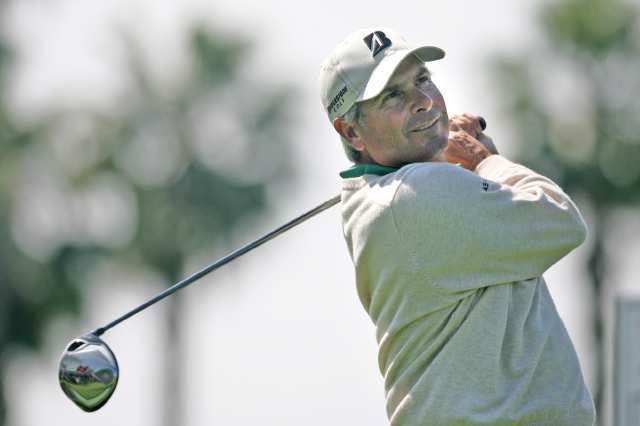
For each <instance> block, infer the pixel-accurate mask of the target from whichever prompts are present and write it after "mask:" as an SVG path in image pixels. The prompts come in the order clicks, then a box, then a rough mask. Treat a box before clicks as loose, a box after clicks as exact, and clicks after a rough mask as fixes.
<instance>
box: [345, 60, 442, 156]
mask: <svg viewBox="0 0 640 426" xmlns="http://www.w3.org/2000/svg"><path fill="white" fill-rule="evenodd" d="M360 111H361V113H362V122H363V124H364V126H359V125H358V126H356V130H357V131H358V133H359V136H360V138H361V141H362V143H363V145H364V151H363V154H364V155H365V157H368V160H370V161H373V162H375V163H378V164H381V165H386V166H394V167H399V166H401V165H403V164H408V163H415V162H422V161H434V160H435V161H441V160H442V152H443V149H444V148H445V147H446V146H447V141H448V136H449V117H448V116H447V107H446V105H445V103H444V99H443V97H442V95H441V94H440V91H439V90H438V88H437V87H436V85H435V84H434V83H433V82H432V81H431V76H430V74H429V71H428V70H427V68H426V67H425V65H424V63H422V62H421V61H420V60H418V59H417V58H416V57H415V56H413V55H410V56H409V57H407V58H406V59H405V60H404V61H402V62H401V63H400V65H399V66H398V68H397V69H396V70H395V72H394V73H393V75H392V76H391V78H390V80H389V82H388V84H387V86H386V87H385V89H384V90H383V91H382V93H380V94H379V95H378V96H376V97H375V98H373V99H369V100H367V101H364V102H362V103H361V104H360Z"/></svg>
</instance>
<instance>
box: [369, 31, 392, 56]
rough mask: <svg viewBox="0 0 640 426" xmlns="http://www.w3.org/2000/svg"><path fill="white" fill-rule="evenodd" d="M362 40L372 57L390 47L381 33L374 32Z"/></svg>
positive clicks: (388, 41) (389, 41)
mask: <svg viewBox="0 0 640 426" xmlns="http://www.w3.org/2000/svg"><path fill="white" fill-rule="evenodd" d="M362 40H363V41H364V44H366V45H367V47H368V48H369V50H370V51H371V55H372V56H373V57H375V56H376V55H377V54H378V53H380V52H382V50H383V49H385V48H387V47H389V46H391V40H389V39H388V38H387V35H386V34H385V33H383V32H382V31H374V32H372V33H371V34H369V35H368V36H366V37H365V38H364V39H362Z"/></svg>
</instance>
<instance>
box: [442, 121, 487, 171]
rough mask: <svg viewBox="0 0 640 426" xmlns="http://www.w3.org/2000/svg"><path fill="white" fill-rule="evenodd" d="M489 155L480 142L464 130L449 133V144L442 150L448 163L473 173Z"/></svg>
mask: <svg viewBox="0 0 640 426" xmlns="http://www.w3.org/2000/svg"><path fill="white" fill-rule="evenodd" d="M490 155H491V152H489V150H488V149H487V147H486V146H484V145H483V144H482V143H480V141H479V140H478V139H476V138H474V137H473V136H471V135H470V134H469V133H468V132H466V131H464V130H458V131H449V144H448V145H447V147H446V148H445V149H444V156H445V158H446V160H447V162H448V163H452V164H458V163H460V164H461V165H462V167H464V168H465V169H467V170H471V171H474V170H475V169H476V167H477V166H478V164H480V162H481V161H482V160H484V159H485V158H487V157H488V156H490Z"/></svg>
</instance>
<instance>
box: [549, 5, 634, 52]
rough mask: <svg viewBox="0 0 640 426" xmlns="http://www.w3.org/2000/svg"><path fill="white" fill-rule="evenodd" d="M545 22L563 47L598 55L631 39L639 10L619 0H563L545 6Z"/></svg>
mask: <svg viewBox="0 0 640 426" xmlns="http://www.w3.org/2000/svg"><path fill="white" fill-rule="evenodd" d="M542 23H543V25H544V28H545V29H546V31H547V34H548V36H549V37H550V39H551V40H553V41H556V42H558V43H559V44H560V45H561V46H562V47H565V48H568V49H576V48H577V49H578V50H579V51H583V52H584V53H585V54H589V55H593V54H596V55H599V54H606V53H607V52H610V51H611V50H613V49H617V48H619V47H621V46H624V45H627V44H629V43H632V40H631V39H632V37H633V35H634V33H633V31H634V28H635V25H636V24H637V10H636V8H635V6H632V5H630V4H627V3H625V2H623V1H620V0H588V1H587V0H570V1H562V2H557V3H555V4H553V5H552V6H549V7H547V8H545V9H543V13H542Z"/></svg>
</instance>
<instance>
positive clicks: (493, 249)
mask: <svg viewBox="0 0 640 426" xmlns="http://www.w3.org/2000/svg"><path fill="white" fill-rule="evenodd" d="M465 138H466V137H465ZM476 143H479V142H478V141H477V140H476ZM450 144H451V143H450ZM485 149H486V147H485ZM487 151H488V150H487ZM465 160H468V163H469V164H473V162H475V161H476V160H477V158H474V157H473V155H472V153H470V154H469V155H468V156H467V157H465ZM475 166H476V167H475V172H476V173H477V174H476V173H472V172H470V171H467V170H464V169H462V168H460V167H455V166H452V165H449V164H442V163H431V164H425V163H422V164H414V165H411V166H408V167H406V168H405V169H404V170H401V172H399V173H401V175H399V176H398V177H400V178H401V180H402V183H401V185H399V187H398V191H397V192H396V195H395V198H394V202H393V203H392V209H393V213H394V219H395V221H396V226H397V228H398V231H399V233H400V234H401V236H402V239H403V241H405V243H406V245H407V247H408V250H409V253H408V255H410V256H415V257H416V262H420V261H421V262H424V264H425V274H426V276H425V280H427V281H431V282H433V283H434V285H436V286H437V287H442V288H446V289H448V290H453V291H463V290H469V289H475V288H479V287H484V286H488V285H492V284H502V283H507V282H513V281H521V280H526V279H530V278H534V277H538V276H540V275H542V273H543V272H544V271H546V270H547V269H548V268H549V267H550V266H551V265H553V264H554V263H555V262H557V261H558V260H560V259H561V258H562V257H564V256H565V255H566V254H567V253H569V252H570V251H571V250H573V249H574V248H575V247H577V246H578V245H580V244H581V243H582V242H583V241H584V239H585V237H586V226H585V224H584V221H583V219H582V217H581V215H580V213H579V211H578V209H577V208H576V206H575V205H574V203H573V202H572V201H571V199H570V198H569V197H568V196H567V195H566V194H565V193H564V192H563V191H562V189H560V187H558V186H557V185H556V184H555V183H553V182H552V181H551V180H550V179H548V178H546V177H544V176H541V175H539V174H537V173H535V172H533V171H531V170H529V169H527V168H526V167H524V166H521V165H518V164H515V163H513V162H511V161H509V160H507V159H506V158H504V157H501V156H499V155H491V154H490V153H487V155H485V156H484V158H483V159H481V160H480V161H479V162H477V164H475Z"/></svg>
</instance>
